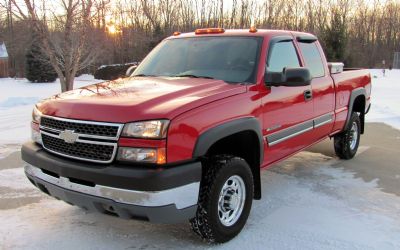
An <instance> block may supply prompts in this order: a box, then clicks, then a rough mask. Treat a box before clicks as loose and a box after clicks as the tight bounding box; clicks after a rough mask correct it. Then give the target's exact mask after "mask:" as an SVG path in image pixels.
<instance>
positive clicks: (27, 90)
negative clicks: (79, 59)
mask: <svg viewBox="0 0 400 250" xmlns="http://www.w3.org/2000/svg"><path fill="white" fill-rule="evenodd" d="M97 82H99V81H98V80H95V79H94V78H93V76H91V75H82V76H80V77H78V78H76V80H75V86H74V87H75V88H78V87H83V86H86V85H89V84H93V83H97ZM60 88H61V87H60V83H59V81H58V80H57V81H56V82H54V83H30V82H29V81H28V80H26V79H13V78H0V155H1V152H2V150H1V148H2V147H1V145H5V144H22V143H23V142H25V141H27V140H28V139H29V138H30V121H31V114H32V108H33V106H34V105H35V103H37V102H38V101H40V100H41V99H44V98H47V97H49V96H52V95H54V94H57V93H59V92H60Z"/></svg>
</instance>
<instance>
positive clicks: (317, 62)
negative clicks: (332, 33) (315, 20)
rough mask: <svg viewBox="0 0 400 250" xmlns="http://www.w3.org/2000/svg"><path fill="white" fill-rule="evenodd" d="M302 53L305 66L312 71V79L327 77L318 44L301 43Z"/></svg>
mask: <svg viewBox="0 0 400 250" xmlns="http://www.w3.org/2000/svg"><path fill="white" fill-rule="evenodd" d="M299 47H300V50H301V53H302V54H303V57H304V61H305V64H306V65H305V66H306V67H307V68H308V69H309V70H310V73H311V76H312V77H323V76H325V69H324V64H323V62H322V58H321V54H320V53H319V50H318V47H317V44H316V43H315V42H313V43H301V42H300V43H299Z"/></svg>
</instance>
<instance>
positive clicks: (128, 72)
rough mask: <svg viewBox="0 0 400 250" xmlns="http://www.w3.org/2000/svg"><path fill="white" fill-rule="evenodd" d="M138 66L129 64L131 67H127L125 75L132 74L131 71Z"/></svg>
mask: <svg viewBox="0 0 400 250" xmlns="http://www.w3.org/2000/svg"><path fill="white" fill-rule="evenodd" d="M137 67H138V65H133V66H131V67H129V68H128V69H127V70H126V72H125V75H126V76H128V77H129V76H131V75H132V73H133V72H134V71H135V69H136V68H137Z"/></svg>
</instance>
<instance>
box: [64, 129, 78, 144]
mask: <svg viewBox="0 0 400 250" xmlns="http://www.w3.org/2000/svg"><path fill="white" fill-rule="evenodd" d="M59 137H60V139H62V140H64V141H65V142H66V143H75V142H76V140H78V137H79V135H78V134H76V133H74V131H73V130H64V131H62V132H61V133H60V135H59Z"/></svg>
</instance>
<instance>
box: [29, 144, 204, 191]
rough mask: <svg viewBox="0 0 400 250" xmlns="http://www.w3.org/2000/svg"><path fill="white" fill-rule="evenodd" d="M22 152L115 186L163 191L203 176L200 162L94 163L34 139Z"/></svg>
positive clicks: (68, 173) (41, 164) (62, 171)
mask: <svg viewBox="0 0 400 250" xmlns="http://www.w3.org/2000/svg"><path fill="white" fill-rule="evenodd" d="M21 154H22V159H23V160H24V161H25V162H27V163H29V164H31V165H33V166H36V167H38V168H41V169H44V170H47V171H51V172H53V173H56V174H57V175H59V176H63V177H67V178H75V179H79V180H83V181H87V182H92V183H95V184H99V185H104V186H110V187H115V188H123V189H131V190H138V191H161V190H165V189H171V188H175V187H179V186H183V185H186V184H189V183H193V182H199V181H200V180H201V168H202V167H201V163H200V162H192V163H186V164H182V165H177V166H166V167H154V166H146V167H142V166H140V167H139V166H129V165H126V164H118V163H114V164H109V165H104V164H95V163H88V162H80V161H75V160H71V159H64V158H62V157H60V156H55V155H53V154H51V153H48V152H46V151H45V150H44V149H43V148H42V147H41V146H39V145H38V144H36V143H34V142H28V143H25V144H24V145H23V146H22V149H21Z"/></svg>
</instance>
